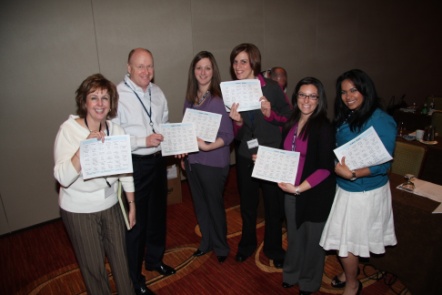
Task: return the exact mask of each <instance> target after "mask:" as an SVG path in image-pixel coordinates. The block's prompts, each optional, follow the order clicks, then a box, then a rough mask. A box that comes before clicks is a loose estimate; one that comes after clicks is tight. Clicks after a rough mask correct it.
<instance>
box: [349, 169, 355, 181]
mask: <svg viewBox="0 0 442 295" xmlns="http://www.w3.org/2000/svg"><path fill="white" fill-rule="evenodd" d="M356 179H357V177H356V171H354V170H351V178H350V180H351V181H355V180H356Z"/></svg>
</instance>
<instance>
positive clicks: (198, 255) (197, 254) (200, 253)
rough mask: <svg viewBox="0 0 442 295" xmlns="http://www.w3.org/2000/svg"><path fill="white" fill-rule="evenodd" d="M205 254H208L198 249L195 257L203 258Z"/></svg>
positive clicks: (194, 254)
mask: <svg viewBox="0 0 442 295" xmlns="http://www.w3.org/2000/svg"><path fill="white" fill-rule="evenodd" d="M204 254H207V252H203V251H201V250H200V249H198V250H196V251H195V252H194V253H193V256H195V257H200V256H203V255H204Z"/></svg>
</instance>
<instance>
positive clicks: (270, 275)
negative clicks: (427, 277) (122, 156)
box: [0, 169, 410, 295]
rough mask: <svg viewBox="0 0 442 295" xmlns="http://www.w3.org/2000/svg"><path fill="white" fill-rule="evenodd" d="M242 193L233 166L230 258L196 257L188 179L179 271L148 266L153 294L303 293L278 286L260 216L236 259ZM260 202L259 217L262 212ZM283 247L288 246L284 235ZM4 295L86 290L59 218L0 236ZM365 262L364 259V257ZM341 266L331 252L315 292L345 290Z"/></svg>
mask: <svg viewBox="0 0 442 295" xmlns="http://www.w3.org/2000/svg"><path fill="white" fill-rule="evenodd" d="M238 204H239V198H238V193H237V188H236V182H235V170H234V169H231V173H230V175H229V179H228V181H227V186H226V190H225V206H226V213H227V223H228V243H229V246H230V249H231V252H230V254H229V256H228V259H227V260H226V261H225V262H224V263H223V264H220V263H218V260H217V258H216V255H215V254H213V253H208V254H206V255H204V256H201V257H198V258H195V257H193V256H192V254H193V252H194V251H195V250H196V249H197V248H198V245H199V240H200V232H199V227H198V225H197V222H196V218H195V214H194V211H193V204H192V200H191V197H190V192H189V188H188V186H187V182H185V181H183V182H182V203H178V204H174V205H170V206H169V207H168V218H167V222H168V223H167V231H168V232H167V244H166V247H167V251H166V253H165V256H164V262H165V263H166V264H168V265H171V266H173V267H175V268H176V269H177V273H176V274H175V275H172V276H169V277H163V276H161V275H159V274H158V273H156V272H150V271H145V270H144V269H143V274H144V275H145V276H146V279H147V284H148V287H149V288H150V289H151V290H153V291H155V293H156V294H159V295H165V294H179V295H187V294H188V295H193V294H210V295H214V294H278V295H279V294H282V295H284V294H298V293H299V288H298V287H297V286H294V287H292V288H289V289H284V288H282V286H281V283H282V274H281V270H280V269H277V268H275V267H273V263H272V261H270V260H269V259H268V258H267V257H266V256H265V255H264V254H263V251H262V246H263V245H262V243H261V242H262V240H263V236H264V221H263V219H262V218H259V220H257V238H258V241H259V242H260V243H261V244H260V245H259V246H258V249H257V251H256V252H255V254H254V256H253V257H250V258H249V259H247V260H246V261H245V262H242V263H238V262H236V261H235V259H234V255H235V254H236V248H237V245H238V243H239V240H240V236H241V217H240V211H239V206H238ZM262 211H263V208H262V203H261V204H260V208H259V212H260V214H259V216H262ZM282 238H283V245H284V247H286V235H285V234H284V236H283V237H282ZM0 261H1V262H0V294H7V295H9V294H18V295H26V294H38V295H59V294H67V295H70V294H86V291H85V287H84V283H83V280H82V277H81V274H80V271H79V268H78V265H77V264H76V261H75V255H74V254H73V251H72V247H71V245H70V242H69V239H68V237H67V234H66V231H65V229H64V226H63V224H62V222H61V220H59V219H58V220H55V221H51V222H48V223H46V224H43V225H39V226H36V227H33V228H31V229H26V230H23V231H20V232H18V233H14V234H12V235H8V236H3V237H0ZM365 263H366V262H365ZM106 267H107V269H108V273H109V280H110V283H111V287H112V290H113V294H116V291H115V290H116V288H115V285H114V282H113V278H112V273H111V271H110V268H109V266H108V265H107V263H106ZM360 269H361V274H360V275H359V279H360V280H361V282H362V283H363V286H364V289H363V292H362V294H365V295H368V294H382V295H384V294H385V295H390V294H402V295H410V292H409V291H408V290H407V288H406V287H405V286H404V284H403V283H402V282H401V281H399V280H398V279H397V278H396V277H395V276H393V275H391V274H388V273H382V272H378V271H377V270H375V269H374V268H373V267H371V266H370V265H369V264H362V263H361V264H360ZM340 271H341V268H340V265H339V263H338V260H337V258H336V256H335V255H334V253H330V255H328V256H327V257H326V263H325V268H324V275H323V282H322V286H321V289H320V290H319V291H318V292H316V293H315V295H318V294H342V291H343V290H342V289H334V288H332V287H331V286H330V282H331V279H332V278H333V277H334V276H335V275H336V274H338V273H339V272H340Z"/></svg>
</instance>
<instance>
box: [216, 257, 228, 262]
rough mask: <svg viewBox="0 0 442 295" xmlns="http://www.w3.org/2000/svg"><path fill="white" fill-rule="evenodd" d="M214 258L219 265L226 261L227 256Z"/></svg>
mask: <svg viewBox="0 0 442 295" xmlns="http://www.w3.org/2000/svg"><path fill="white" fill-rule="evenodd" d="M216 258H218V262H219V263H223V262H224V261H226V259H227V256H216Z"/></svg>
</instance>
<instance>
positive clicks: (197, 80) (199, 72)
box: [181, 51, 233, 263]
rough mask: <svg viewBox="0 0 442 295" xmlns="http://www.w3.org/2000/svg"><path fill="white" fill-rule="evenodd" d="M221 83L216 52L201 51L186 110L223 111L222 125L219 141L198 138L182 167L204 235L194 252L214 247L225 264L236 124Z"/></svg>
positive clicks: (192, 66) (193, 67) (192, 71)
mask: <svg viewBox="0 0 442 295" xmlns="http://www.w3.org/2000/svg"><path fill="white" fill-rule="evenodd" d="M220 82H221V78H220V74H219V70H218V66H217V64H216V61H215V58H214V57H213V55H212V54H211V53H210V52H207V51H201V52H200V53H198V54H197V55H196V56H195V57H194V59H193V60H192V63H191V64H190V68H189V77H188V82H187V92H186V100H185V102H184V111H185V110H186V109H187V108H189V109H196V110H199V111H205V112H211V113H217V114H220V115H222V117H221V124H220V127H219V129H218V134H217V137H216V140H215V141H214V142H205V141H204V140H202V139H200V138H198V147H199V152H198V153H192V154H189V155H188V157H187V158H186V159H185V160H183V159H182V162H181V166H182V168H183V169H184V170H186V175H187V179H188V182H189V185H190V190H191V193H192V199H193V204H194V208H195V214H196V217H197V220H198V224H199V227H200V230H201V235H202V239H201V242H200V246H199V248H198V250H196V251H195V253H194V254H193V255H194V256H196V257H198V256H202V255H204V254H206V253H207V252H210V251H212V250H213V251H214V252H215V253H216V255H217V257H218V261H219V262H220V263H223V262H224V261H225V260H226V258H227V256H228V254H229V252H230V248H229V245H228V244H227V222H226V213H225V209H224V200H223V192H224V185H225V183H226V179H227V175H228V173H229V163H230V143H231V142H232V140H233V127H232V121H231V120H230V118H229V115H228V113H227V112H226V109H225V107H224V102H223V100H222V98H221V89H220V86H219V85H220Z"/></svg>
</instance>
